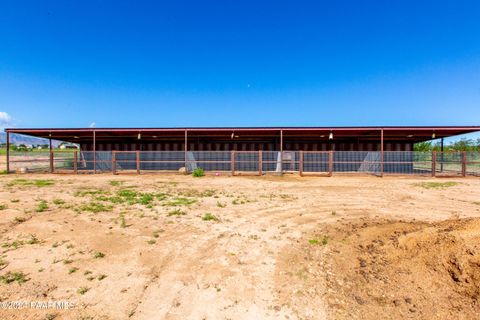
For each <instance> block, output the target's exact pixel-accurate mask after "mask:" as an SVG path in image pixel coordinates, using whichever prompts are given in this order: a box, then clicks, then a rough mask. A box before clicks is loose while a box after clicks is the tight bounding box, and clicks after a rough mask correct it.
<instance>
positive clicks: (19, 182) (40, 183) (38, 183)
mask: <svg viewBox="0 0 480 320" xmlns="http://www.w3.org/2000/svg"><path fill="white" fill-rule="evenodd" d="M53 184H54V181H53V180H46V179H36V180H29V179H15V180H13V181H11V182H9V183H8V184H7V186H9V187H12V186H35V187H46V186H51V185H53Z"/></svg>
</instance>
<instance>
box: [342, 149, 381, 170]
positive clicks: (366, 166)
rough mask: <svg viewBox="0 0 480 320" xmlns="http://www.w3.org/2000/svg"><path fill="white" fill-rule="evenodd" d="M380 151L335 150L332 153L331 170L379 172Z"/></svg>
mask: <svg viewBox="0 0 480 320" xmlns="http://www.w3.org/2000/svg"><path fill="white" fill-rule="evenodd" d="M380 160H381V152H378V151H336V152H334V153H333V172H353V173H355V172H365V173H373V174H380V173H381V162H380Z"/></svg>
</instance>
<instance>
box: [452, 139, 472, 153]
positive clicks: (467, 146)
mask: <svg viewBox="0 0 480 320" xmlns="http://www.w3.org/2000/svg"><path fill="white" fill-rule="evenodd" d="M449 149H451V150H455V151H472V150H475V142H474V141H473V140H472V139H465V138H463V139H460V140H458V141H455V142H453V143H452V144H450V145H449Z"/></svg>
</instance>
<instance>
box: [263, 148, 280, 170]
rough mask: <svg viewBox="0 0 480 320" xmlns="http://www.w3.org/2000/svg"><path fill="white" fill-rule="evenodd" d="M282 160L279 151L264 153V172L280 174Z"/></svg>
mask: <svg viewBox="0 0 480 320" xmlns="http://www.w3.org/2000/svg"><path fill="white" fill-rule="evenodd" d="M281 168H282V158H281V154H280V152H279V151H262V172H277V173H280V172H281V170H282V169H281Z"/></svg>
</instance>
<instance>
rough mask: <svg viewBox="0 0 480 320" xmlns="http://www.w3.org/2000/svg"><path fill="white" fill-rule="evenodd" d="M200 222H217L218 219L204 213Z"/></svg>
mask: <svg viewBox="0 0 480 320" xmlns="http://www.w3.org/2000/svg"><path fill="white" fill-rule="evenodd" d="M202 220H203V221H211V220H213V221H218V218H217V217H216V216H214V215H213V214H211V213H205V215H204V216H203V217H202Z"/></svg>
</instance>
